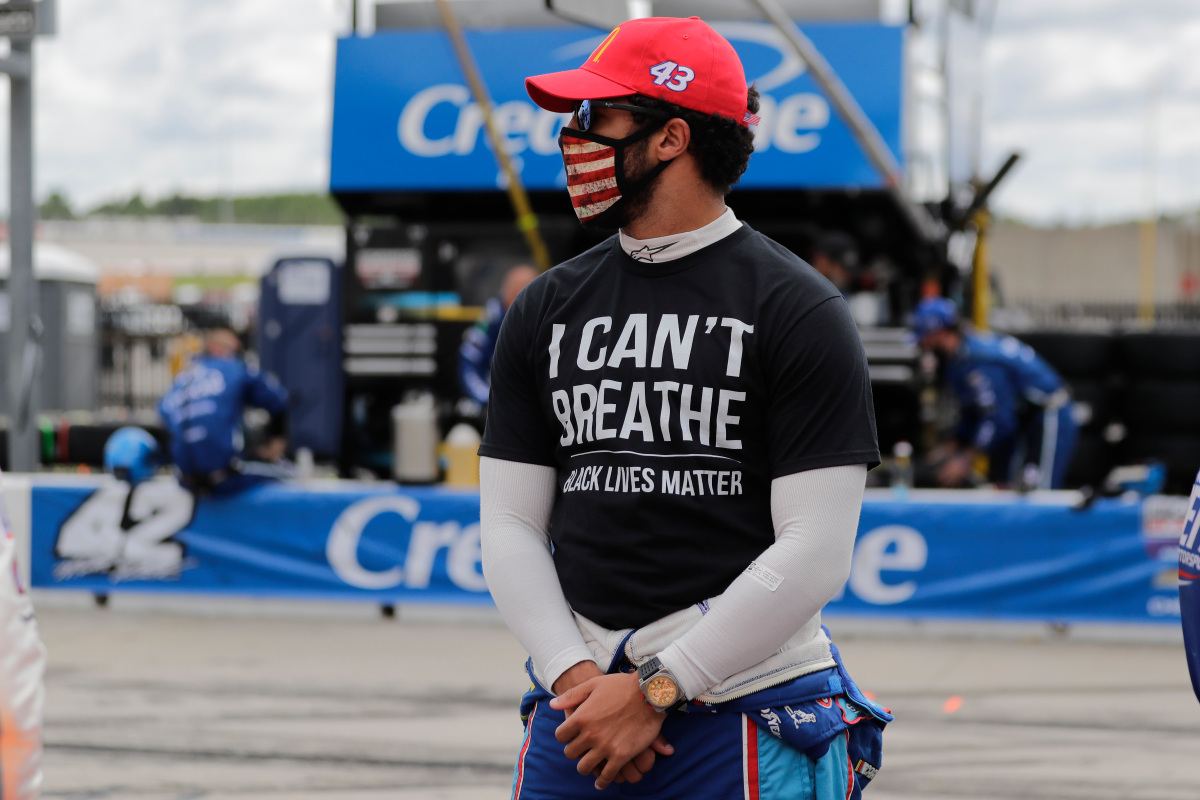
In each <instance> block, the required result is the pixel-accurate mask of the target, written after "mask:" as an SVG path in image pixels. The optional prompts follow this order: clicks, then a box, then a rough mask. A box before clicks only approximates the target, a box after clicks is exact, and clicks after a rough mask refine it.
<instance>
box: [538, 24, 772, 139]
mask: <svg viewBox="0 0 1200 800" xmlns="http://www.w3.org/2000/svg"><path fill="white" fill-rule="evenodd" d="M525 90H526V91H527V92H529V96H530V97H531V98H533V102H535V103H537V104H538V105H539V106H541V107H542V108H544V109H546V110H547V111H556V112H563V113H565V112H567V111H572V110H574V108H575V106H576V105H577V104H578V103H580V102H581V101H583V100H604V99H607V98H611V97H625V96H627V95H631V94H639V95H642V96H644V97H653V98H655V99H658V100H662V101H664V102H667V103H672V104H674V105H677V106H682V107H683V108H688V109H691V110H692V111H699V112H700V113H701V114H714V115H717V116H721V117H726V118H728V119H731V120H734V121H735V122H737V123H739V124H741V125H752V124H755V123H756V122H758V118H757V117H755V116H754V115H753V114H751V113H750V111H749V110H748V109H747V108H746V92H747V87H746V72H745V70H744V69H743V68H742V60H741V59H740V58H738V54H737V51H736V50H734V49H733V45H731V44H730V43H729V42H728V40H726V39H725V37H723V36H722V35H721V34H719V33H717V32H716V31H715V30H713V29H712V28H711V27H710V26H709V25H708V23H706V22H705V21H704V20H702V19H700V18H699V17H688V18H687V19H683V18H680V17H646V18H644V19H631V20H627V21H625V22H622V23H621V24H620V25H618V26H617V27H615V28H613V30H612V33H610V34H608V36H607V37H605V39H604V41H602V42H601V43H600V44H599V46H598V47H597V48H596V49H595V50H593V51H592V54H591V55H590V56H588V57H587V60H586V61H584V62H583V64H582V65H581V66H580V67H579V69H569V70H565V71H563V72H551V73H548V74H546V75H534V76H533V77H531V78H526V79H525Z"/></svg>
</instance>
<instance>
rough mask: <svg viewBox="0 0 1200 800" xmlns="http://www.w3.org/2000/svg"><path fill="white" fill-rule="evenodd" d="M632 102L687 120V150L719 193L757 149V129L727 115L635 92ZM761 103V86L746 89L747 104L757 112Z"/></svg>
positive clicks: (726, 189)
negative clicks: (678, 104)
mask: <svg viewBox="0 0 1200 800" xmlns="http://www.w3.org/2000/svg"><path fill="white" fill-rule="evenodd" d="M629 102H630V103H632V104H633V105H638V106H643V107H645V108H653V109H656V110H658V111H662V112H665V113H666V114H669V115H670V116H671V117H678V118H679V119H682V120H683V121H684V122H686V123H687V124H688V127H689V128H691V130H692V140H691V143H690V144H689V145H688V152H690V153H691V154H692V155H693V156H695V157H696V161H697V162H698V163H699V165H700V174H701V176H702V177H703V178H704V180H705V181H707V182H708V184H709V185H710V186H712V187H713V189H714V190H715V191H717V192H718V193H720V194H723V195H724V194H728V193H729V190H730V189H732V188H733V185H734V184H735V183H737V182H738V179H739V178H741V177H742V173H744V172H745V171H746V166H747V165H748V164H749V163H750V154H751V153H753V152H754V131H752V130H751V129H750V128H748V127H747V126H745V125H742V124H740V123H738V122H737V121H735V120H732V119H729V118H728V117H721V116H716V115H714V114H701V113H700V112H699V111H692V110H691V109H688V108H682V107H681V106H677V105H674V104H672V103H667V102H664V101H662V100H657V99H655V98H652V97H643V96H642V95H635V96H633V97H631V98H629ZM758 105H759V103H758V90H757V89H755V88H754V87H753V86H751V87H750V88H749V89H748V90H747V92H746V108H747V109H749V111H750V113H751V114H757V113H758Z"/></svg>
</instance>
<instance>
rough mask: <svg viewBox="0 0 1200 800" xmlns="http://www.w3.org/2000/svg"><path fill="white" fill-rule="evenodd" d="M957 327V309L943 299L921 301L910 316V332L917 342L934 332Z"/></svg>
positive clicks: (950, 302)
mask: <svg viewBox="0 0 1200 800" xmlns="http://www.w3.org/2000/svg"><path fill="white" fill-rule="evenodd" d="M957 327H958V308H957V307H955V305H954V302H953V301H951V300H947V299H946V298H944V297H930V298H928V299H926V300H922V301H921V302H920V303H919V304H918V305H917V308H916V310H915V311H913V315H912V330H913V334H915V335H916V338H917V341H920V340H922V339H924V338H925V337H926V336H928V335H929V334H931V333H934V332H935V331H944V330H947V329H950V328H957Z"/></svg>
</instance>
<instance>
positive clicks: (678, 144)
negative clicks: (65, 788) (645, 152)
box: [655, 117, 692, 161]
mask: <svg viewBox="0 0 1200 800" xmlns="http://www.w3.org/2000/svg"><path fill="white" fill-rule="evenodd" d="M691 141H692V129H691V128H690V127H689V126H688V124H687V123H686V122H684V121H683V120H681V119H680V118H679V117H674V118H672V119H670V120H668V121H667V124H666V125H664V126H662V128H660V129H659V131H658V135H657V136H656V137H655V155H657V156H658V159H659V160H660V161H670V160H671V159H673V158H676V157H678V156H681V155H683V154H684V153H686V152H687V149H688V145H689V144H690V143H691Z"/></svg>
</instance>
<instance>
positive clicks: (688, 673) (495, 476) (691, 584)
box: [479, 17, 890, 800]
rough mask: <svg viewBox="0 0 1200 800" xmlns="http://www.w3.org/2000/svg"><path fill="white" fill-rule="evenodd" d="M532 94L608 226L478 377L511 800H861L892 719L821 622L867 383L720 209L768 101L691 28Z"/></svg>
mask: <svg viewBox="0 0 1200 800" xmlns="http://www.w3.org/2000/svg"><path fill="white" fill-rule="evenodd" d="M526 85H527V88H528V90H529V94H530V96H531V97H532V98H533V99H534V101H535V102H537V103H538V104H539V105H541V106H542V107H543V108H547V109H549V110H551V111H560V112H566V111H572V112H573V117H572V120H571V122H570V123H569V124H568V126H566V127H564V128H563V130H562V133H561V135H560V146H561V148H562V151H563V161H564V165H565V168H566V176H567V185H568V192H569V195H570V197H571V201H572V206H573V207H574V210H575V212H576V214H577V216H578V217H579V219H580V221H581V222H583V223H584V224H585V225H595V226H601V227H608V228H617V229H618V234H617V235H615V236H613V237H611V238H610V239H608V240H607V241H605V242H603V243H601V244H600V245H598V246H596V247H594V248H592V249H591V250H589V251H587V252H586V253H583V254H582V255H580V256H578V257H576V258H574V259H571V260H570V261H567V262H565V263H563V264H560V265H559V266H557V267H555V268H554V269H552V270H550V271H549V272H547V273H545V274H544V275H542V276H541V277H539V278H538V279H537V280H536V281H535V282H534V283H533V284H531V285H530V286H529V287H528V288H527V289H526V290H525V291H524V292H523V293H522V294H521V296H520V297H519V298H518V300H517V302H516V303H515V304H514V305H513V306H512V308H511V309H510V310H509V312H508V314H507V315H506V316H505V320H504V324H503V327H502V329H501V332H500V337H499V341H498V342H497V345H496V352H495V357H494V360H493V363H492V384H491V398H490V402H489V407H488V418H487V426H486V431H485V433H484V440H483V445H482V446H481V447H480V451H479V452H480V455H481V456H482V457H483V458H482V462H481V478H482V481H481V500H482V524H483V548H484V572H485V575H486V576H487V579H488V583H489V586H490V588H491V591H492V595H493V597H494V599H495V601H496V604H497V607H498V608H499V609H500V612H501V614H502V615H503V616H504V619H505V621H506V622H507V623H508V625H509V627H510V628H512V630H513V632H514V633H515V634H516V635H517V637H518V638H519V639H520V640H521V641H522V643H523V644H524V645H525V646H526V647H527V649H528V650H529V653H530V656H531V658H530V665H529V666H530V674H531V677H532V678H533V680H534V688H533V690H531V692H530V693H529V694H528V695H527V696H526V698H525V703H524V705H523V715H524V718H525V721H526V738H525V743H524V745H523V746H522V748H521V752H520V756H519V758H518V763H517V769H516V777H515V781H514V788H513V796H514V797H519V798H541V797H546V798H574V797H589V796H591V795H592V794H593V792H594V789H593V788H592V787H593V784H594V786H595V789H605V788H607V787H609V785H610V784H613V783H624V782H631V783H637V782H640V781H643V780H644V781H646V782H647V783H643V784H642V785H640V786H639V787H638V788H637V792H638V794H637V796H641V797H648V796H671V797H684V796H686V797H701V798H703V797H720V798H724V797H733V796H737V797H743V796H745V797H755V798H758V797H762V798H769V797H771V796H773V795H776V794H777V793H778V792H780V791H782V790H783V787H787V791H789V792H791V793H789V794H788V795H787V796H789V797H798V796H806V797H810V798H813V800H827V798H833V797H837V798H839V799H840V798H845V797H854V796H857V793H858V792H859V791H860V790H861V788H862V787H863V786H865V785H866V783H867V782H869V780H870V779H871V778H872V777H873V776H874V774H875V773H876V771H877V770H878V768H879V766H880V753H881V731H882V728H883V725H884V724H885V723H886V722H887V721H888V720H890V716H889V715H888V714H887V713H886V712H885V711H883V710H882V709H879V708H877V707H876V706H874V705H873V704H872V703H871V702H870V701H869V700H867V699H866V698H865V697H864V696H863V695H862V693H861V692H859V691H858V689H857V687H856V686H855V685H854V682H853V681H852V680H851V679H850V677H849V675H848V674H847V673H846V671H845V669H844V668H843V667H842V665H841V663H840V661H839V659H838V656H837V650H836V648H835V647H833V645H832V643H831V642H830V640H829V638H828V636H827V634H826V632H825V631H824V629H823V628H822V626H821V620H820V611H821V608H822V607H823V606H824V604H825V603H826V602H827V601H828V600H829V599H830V598H831V597H833V596H834V595H835V594H836V593H837V592H838V591H839V590H840V588H841V586H842V584H843V583H844V582H845V580H846V578H847V576H848V574H849V566H850V555H851V552H852V550H853V543H854V535H855V531H856V528H857V523H858V516H859V511H860V508H861V503H862V497H863V489H864V484H865V477H866V471H867V470H868V469H869V468H871V467H872V466H874V465H875V464H877V463H878V460H879V456H878V445H877V441H876V435H875V424H874V414H873V409H872V407H871V392H870V382H869V379H868V375H867V368H866V362H865V356H864V354H863V348H862V344H861V342H860V340H859V337H858V333H857V330H856V329H855V327H854V324H853V322H852V321H851V319H850V315H849V313H848V311H847V308H846V304H845V301H844V300H843V298H842V296H841V294H840V293H839V292H838V290H837V289H836V288H835V287H834V286H832V285H831V284H830V283H829V282H828V281H827V280H825V279H824V278H822V277H821V276H820V275H818V274H817V273H816V272H815V271H814V270H813V269H812V268H811V267H810V266H808V265H807V264H805V263H804V262H803V261H801V260H800V259H798V258H796V257H795V256H794V255H793V254H792V253H790V252H789V251H787V250H786V249H784V248H783V247H781V246H779V245H778V244H776V243H775V242H772V241H771V240H770V239H768V238H766V237H765V236H763V235H761V234H759V233H758V232H756V231H754V230H752V229H751V228H750V227H749V226H747V225H744V224H742V223H740V222H739V221H738V220H737V219H736V218H735V217H734V215H733V212H732V210H730V209H728V208H727V207H726V206H725V202H724V197H725V194H726V193H727V192H728V191H729V189H730V187H731V186H732V185H733V184H734V183H735V182H736V181H737V180H738V178H739V177H740V176H741V174H742V172H743V171H744V170H745V168H746V164H747V161H748V159H749V156H750V154H751V152H752V151H753V134H752V126H753V125H754V124H755V123H756V122H757V117H756V115H755V112H756V111H757V106H758V96H757V93H756V92H755V91H754V90H753V89H748V88H747V86H746V81H745V75H744V72H743V70H742V66H741V63H740V61H739V59H738V56H737V54H736V52H735V51H734V50H733V48H732V46H730V45H729V43H728V42H727V41H726V40H724V39H723V38H722V37H721V36H720V35H719V34H717V33H716V32H715V31H714V30H713V29H712V28H710V27H709V26H708V25H706V24H705V23H704V22H702V21H701V20H699V19H697V18H694V17H693V18H690V19H673V18H651V19H641V20H631V21H628V22H625V23H622V24H621V25H620V26H618V27H617V28H616V29H614V30H613V32H612V33H610V34H609V35H608V37H606V38H605V39H604V41H603V42H602V43H601V44H600V45H599V46H598V47H597V48H596V50H595V51H594V52H593V53H592V54H591V55H590V56H589V57H588V60H587V61H586V62H585V63H584V65H583V67H581V68H580V69H578V70H570V71H567V72H562V73H555V74H551V75H542V76H536V77H533V78H530V79H528V80H527V82H526ZM682 711H686V712H687V713H680V712H682ZM797 786H807V787H809V789H810V790H811V791H809V790H807V789H806V790H804V792H802V793H801V794H799V795H798V794H796V793H795V792H796V787H797ZM623 789H624V787H617V789H616V792H617V793H620V792H621V791H622V790H623Z"/></svg>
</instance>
